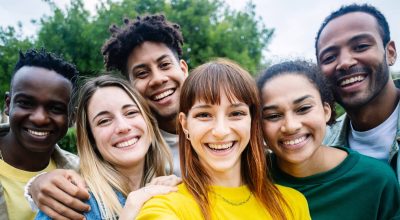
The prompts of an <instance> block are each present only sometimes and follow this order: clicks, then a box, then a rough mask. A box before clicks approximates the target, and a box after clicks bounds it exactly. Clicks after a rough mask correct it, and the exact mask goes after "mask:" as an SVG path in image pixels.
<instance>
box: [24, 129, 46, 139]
mask: <svg viewBox="0 0 400 220" xmlns="http://www.w3.org/2000/svg"><path fill="white" fill-rule="evenodd" d="M28 132H29V134H33V135H35V136H39V137H44V136H47V135H49V134H50V132H48V131H34V130H31V129H28Z"/></svg>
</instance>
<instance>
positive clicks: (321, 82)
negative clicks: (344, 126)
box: [257, 60, 335, 169]
mask: <svg viewBox="0 0 400 220" xmlns="http://www.w3.org/2000/svg"><path fill="white" fill-rule="evenodd" d="M257 84H258V88H259V91H260V96H261V100H262V103H261V104H262V107H263V109H262V117H263V119H262V123H263V130H264V138H265V139H266V143H267V145H268V147H269V148H270V149H271V150H272V151H274V153H275V154H276V155H277V157H278V164H280V165H281V167H283V169H284V167H285V166H284V164H287V163H290V164H297V163H301V162H304V161H306V160H308V159H310V158H311V157H312V156H313V155H315V154H314V153H315V151H317V150H318V149H319V147H320V146H321V144H322V140H323V138H324V136H325V129H326V125H327V124H331V123H333V122H334V119H335V110H334V109H335V106H334V101H333V96H332V94H331V92H330V88H329V85H328V83H327V82H326V80H325V78H324V77H323V75H322V74H321V73H320V71H319V68H318V66H317V65H315V64H313V63H309V62H306V61H300V60H295V61H287V62H283V63H280V64H276V65H273V66H271V67H269V68H268V69H267V70H266V71H265V72H264V73H262V74H261V75H260V77H259V79H258V81H257Z"/></svg>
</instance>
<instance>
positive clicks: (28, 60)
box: [10, 48, 79, 88]
mask: <svg viewBox="0 0 400 220" xmlns="http://www.w3.org/2000/svg"><path fill="white" fill-rule="evenodd" d="M24 66H35V67H42V68H45V69H48V70H53V71H54V72H56V73H58V74H60V75H61V76H63V77H64V78H66V79H68V80H69V81H70V82H71V83H72V87H73V88H75V87H76V83H77V80H78V75H79V72H78V70H77V69H76V67H75V65H73V64H71V63H69V62H67V61H65V60H63V59H62V58H61V57H60V56H57V55H56V54H53V53H50V52H47V51H46V50H45V49H44V48H42V49H40V50H36V49H29V50H27V51H26V53H25V54H24V53H22V51H19V59H18V61H17V63H16V64H15V67H14V73H13V76H12V78H11V84H10V85H11V86H12V82H13V79H14V76H15V73H16V72H17V71H18V70H19V69H21V68H22V67H24Z"/></svg>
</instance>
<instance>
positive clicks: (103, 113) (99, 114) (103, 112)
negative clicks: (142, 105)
mask: <svg viewBox="0 0 400 220" xmlns="http://www.w3.org/2000/svg"><path fill="white" fill-rule="evenodd" d="M129 107H136V108H138V106H137V105H136V104H126V105H123V106H122V108H121V109H126V108H129ZM106 114H109V111H101V112H99V113H97V114H96V115H95V116H94V117H93V119H92V122H94V121H95V119H96V118H98V117H100V116H102V115H106Z"/></svg>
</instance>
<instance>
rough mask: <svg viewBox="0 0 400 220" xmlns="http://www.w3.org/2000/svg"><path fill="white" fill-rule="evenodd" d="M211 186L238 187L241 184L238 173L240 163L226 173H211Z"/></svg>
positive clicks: (240, 177)
mask: <svg viewBox="0 0 400 220" xmlns="http://www.w3.org/2000/svg"><path fill="white" fill-rule="evenodd" d="M209 173H210V174H211V185H216V186H225V187H238V186H241V185H242V184H243V181H242V176H241V172H240V163H239V164H238V165H235V167H234V168H233V169H230V170H228V171H223V172H219V171H211V172H209Z"/></svg>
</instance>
